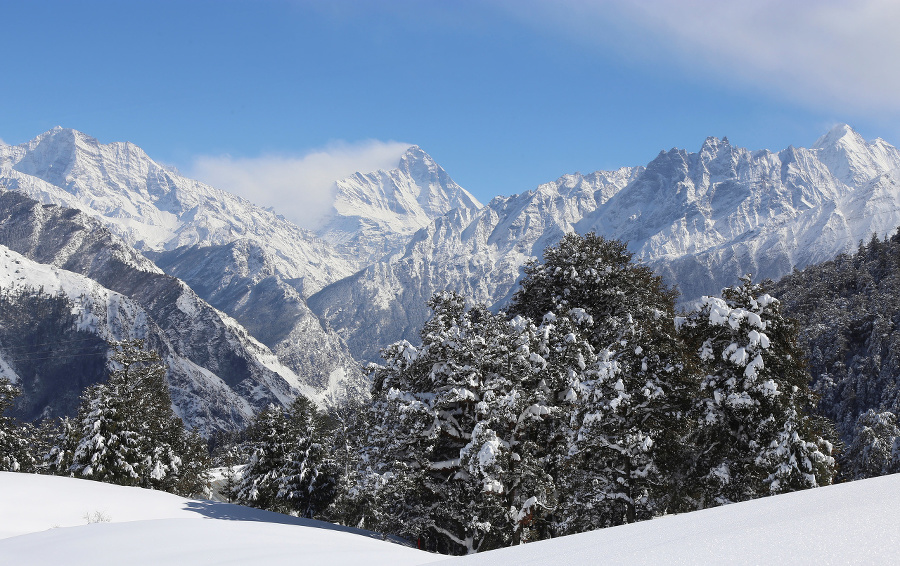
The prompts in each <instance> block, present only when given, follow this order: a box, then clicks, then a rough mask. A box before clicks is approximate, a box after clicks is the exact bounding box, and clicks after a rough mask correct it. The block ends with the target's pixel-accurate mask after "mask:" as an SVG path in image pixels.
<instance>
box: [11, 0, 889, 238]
mask: <svg viewBox="0 0 900 566" xmlns="http://www.w3.org/2000/svg"><path fill="white" fill-rule="evenodd" d="M895 4H898V5H900V3H892V2H888V1H885V0H871V1H863V0H859V1H855V2H850V1H841V0H823V1H820V2H812V1H809V2H804V1H797V2H775V1H767V0H758V1H755V2H746V3H744V2H720V1H715V2H714V1H712V0H682V1H679V2H675V1H663V0H658V1H651V0H647V1H643V2H636V1H631V2H627V1H618V0H606V1H603V0H598V1H594V2H586V1H578V0H555V1H553V2H549V1H548V2H541V1H536V0H516V1H505V0H484V1H481V2H474V1H468V0H454V1H438V0H434V1H429V0H418V1H408V0H398V1H392V2H387V1H384V2H379V1H376V0H367V1H363V0H359V1H355V2H353V1H342V0H332V1H329V2H305V1H286V0H285V1H265V0H256V1H240V2H239V1H228V0H218V1H214V2H213V1H190V0H185V1H178V2H170V1H166V0H154V1H152V2H149V1H148V2H144V1H139V0H131V1H127V2H121V1H119V2H91V1H80V2H41V1H34V2H21V1H14V0H0V7H2V14H3V20H4V26H3V28H4V29H3V32H2V35H0V47H2V53H3V54H4V56H3V64H2V68H3V77H4V80H3V82H2V86H0V108H2V112H0V139H2V140H3V141H5V142H6V143H13V144H16V143H22V142H24V141H27V140H28V139H31V138H33V137H34V136H36V135H37V134H39V133H41V132H43V131H45V130H47V129H50V128H51V127H53V126H55V125H62V126H64V127H70V128H75V129H78V130H81V131H83V132H85V133H88V134H90V135H92V136H94V137H96V138H98V139H99V140H100V141H102V142H112V141H126V140H127V141H131V142H134V143H136V144H137V145H139V146H141V147H142V148H144V149H145V150H146V151H147V152H148V153H149V154H150V156H151V157H153V158H155V159H157V160H159V161H162V162H165V163H168V164H171V165H175V166H177V167H178V168H179V169H181V170H182V171H183V172H187V173H189V174H192V175H194V176H198V177H201V178H203V179H204V180H209V181H212V182H214V184H219V185H222V184H226V185H227V184H228V179H235V178H241V179H243V180H244V181H243V184H242V183H240V182H236V183H237V184H235V185H234V186H232V187H223V188H231V189H232V190H235V191H236V192H241V193H242V194H244V195H245V196H248V198H250V199H251V200H257V201H261V202H260V204H264V205H269V204H272V203H278V202H285V201H287V200H290V201H292V202H297V203H303V202H305V199H311V201H315V199H316V196H317V195H319V194H320V193H321V192H322V191H323V190H325V189H323V188H322V182H323V179H327V178H329V176H340V175H343V174H345V173H346V172H347V171H352V170H354V169H356V168H360V169H365V168H367V167H374V166H376V165H379V164H381V163H382V162H386V161H390V160H395V159H396V155H397V154H398V152H399V149H398V148H402V145H400V144H418V145H420V146H421V147H422V148H423V149H425V151H427V152H428V153H430V154H431V155H432V156H433V157H434V158H435V160H436V161H437V162H438V163H440V164H441V165H442V166H443V167H444V168H445V169H446V170H447V171H448V172H449V173H450V175H451V176H452V177H453V178H454V179H455V180H456V181H457V182H458V183H460V184H461V185H462V186H464V187H465V188H467V189H469V190H470V191H472V192H473V193H474V194H475V195H476V196H477V197H478V198H479V199H481V200H483V201H487V200H489V199H490V198H491V197H492V196H494V195H498V194H512V193H518V192H522V191H525V190H529V189H532V188H534V187H535V186H536V185H538V184H539V183H542V182H546V181H550V180H553V179H555V178H557V177H559V176H560V175H562V174H565V173H569V172H574V171H581V172H590V171H594V170H597V169H610V168H617V167H620V166H626V165H641V164H646V163H647V162H648V161H650V160H651V159H652V158H653V157H655V156H656V154H657V153H659V151H660V150H663V149H670V148H672V147H681V148H686V149H689V150H696V149H698V148H699V147H700V145H701V144H702V142H703V140H704V139H705V138H706V137H707V136H719V137H722V136H728V138H729V139H730V140H731V142H732V143H734V144H736V145H740V146H744V147H749V148H751V149H759V148H763V147H766V148H770V149H776V150H777V149H782V148H784V147H786V146H788V145H790V144H793V145H798V146H809V145H811V144H812V143H813V142H814V141H815V139H816V138H817V137H818V136H820V135H821V134H823V133H824V132H825V131H827V130H828V129H829V128H830V127H831V126H833V125H834V124H836V123H839V122H847V123H849V124H851V125H852V126H854V128H856V129H857V130H858V131H859V132H860V133H862V134H863V135H864V136H865V137H867V138H874V137H882V138H884V139H886V140H887V141H889V142H891V143H894V144H897V143H900V96H897V94H896V93H898V92H900V57H898V54H900V39H898V37H897V36H898V34H897V33H896V31H895V30H896V29H898V28H900V8H898V7H895ZM253 179H257V180H258V181H256V182H255V184H254V181H253ZM259 180H263V181H264V183H263V184H266V185H267V186H262V185H261V184H260V183H262V182H263V181H259ZM329 180H330V179H329ZM266 201H268V202H266ZM301 221H303V220H302V219H301Z"/></svg>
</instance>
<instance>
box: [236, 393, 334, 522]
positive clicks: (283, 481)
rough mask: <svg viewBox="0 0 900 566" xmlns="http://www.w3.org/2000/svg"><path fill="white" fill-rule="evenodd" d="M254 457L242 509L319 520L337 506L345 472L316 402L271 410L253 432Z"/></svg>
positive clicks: (240, 491)
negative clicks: (247, 506) (339, 462)
mask: <svg viewBox="0 0 900 566" xmlns="http://www.w3.org/2000/svg"><path fill="white" fill-rule="evenodd" d="M250 438H251V442H252V443H253V446H254V447H253V451H252V453H251V455H250V461H249V462H248V464H247V466H246V467H245V468H244V470H243V472H242V474H241V480H240V482H239V483H238V485H237V486H236V488H235V490H234V493H233V499H234V500H235V502H237V503H241V504H244V505H249V506H252V507H258V508H261V509H268V510H270V511H277V512H280V513H290V514H295V515H300V516H302V517H318V516H320V515H321V513H322V512H323V511H324V510H325V508H326V507H328V505H329V504H331V502H332V501H333V500H334V498H335V496H336V494H337V484H338V478H339V475H340V471H339V469H338V468H337V464H336V462H335V459H334V457H333V456H332V454H331V453H330V450H331V443H330V436H329V430H328V426H327V423H326V420H325V417H324V415H322V414H321V413H320V412H319V411H318V410H317V409H316V407H315V405H313V403H312V402H311V401H309V400H308V399H306V398H305V397H302V396H301V397H297V398H296V399H295V400H294V401H293V402H292V403H291V405H290V406H289V407H287V408H281V407H275V406H269V407H268V408H267V409H265V410H263V411H262V412H261V413H260V414H259V415H257V418H256V419H255V420H254V422H253V424H252V425H251V427H250Z"/></svg>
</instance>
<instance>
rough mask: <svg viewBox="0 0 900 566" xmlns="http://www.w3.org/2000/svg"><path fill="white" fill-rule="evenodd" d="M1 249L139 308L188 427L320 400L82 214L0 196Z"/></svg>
mask: <svg viewBox="0 0 900 566" xmlns="http://www.w3.org/2000/svg"><path fill="white" fill-rule="evenodd" d="M0 244H2V245H5V246H7V247H9V248H11V249H13V250H15V251H17V252H19V253H21V254H22V255H24V256H26V257H28V258H29V259H31V260H33V261H35V262H38V263H42V264H46V265H50V266H53V267H54V268H59V269H65V270H68V271H73V272H76V273H79V274H81V275H84V276H86V277H88V278H90V279H91V280H93V281H94V282H96V283H97V284H99V285H101V286H103V287H105V288H106V289H109V290H112V291H115V292H116V293H118V294H120V295H122V296H125V297H128V298H130V299H131V300H132V301H133V302H134V303H136V304H137V305H139V306H140V308H141V309H143V312H144V313H146V314H145V317H146V318H148V319H151V320H152V322H153V323H155V325H157V326H158V328H159V334H160V338H159V341H158V342H157V343H155V344H151V345H153V346H154V347H160V348H162V349H163V351H161V352H160V353H161V354H162V355H163V357H164V359H166V361H167V364H168V366H169V369H170V387H171V388H172V390H173V402H174V404H175V406H176V409H177V410H178V412H179V414H181V415H182V416H183V417H184V418H185V420H186V421H187V422H188V424H189V425H190V426H193V427H197V428H200V429H202V430H204V431H209V430H212V429H216V428H224V429H233V428H236V427H241V426H243V425H244V424H246V420H247V417H248V416H249V415H250V414H251V413H252V412H253V411H254V410H257V409H259V408H261V407H264V406H266V405H268V404H269V403H273V402H275V403H281V402H285V401H288V400H290V399H293V397H294V396H296V395H297V394H299V393H304V394H306V395H308V396H311V397H316V396H317V394H320V393H322V391H321V390H320V391H317V390H316V389H314V388H313V387H311V386H309V385H307V384H305V383H303V382H302V381H301V379H300V378H299V377H298V376H297V375H296V374H294V373H293V372H292V371H290V370H289V369H288V368H286V367H284V366H283V365H282V364H281V363H280V362H279V361H278V360H277V359H276V357H275V355H274V354H272V352H271V351H270V350H269V349H268V348H266V347H265V346H264V345H262V344H260V343H259V342H258V341H256V340H255V339H254V338H253V337H252V336H250V334H249V333H248V332H247V331H246V330H245V329H244V328H243V327H241V326H240V325H239V324H238V323H237V322H236V321H234V320H233V319H231V318H230V317H228V316H227V315H225V314H223V313H221V312H219V311H218V310H216V309H214V308H212V307H211V306H209V305H208V304H207V303H206V302H205V301H203V300H202V299H200V298H199V297H198V296H197V295H196V293H194V292H193V291H192V290H191V289H190V288H189V287H188V286H187V285H185V284H184V283H183V282H182V281H180V280H178V279H176V278H174V277H171V276H169V275H166V274H164V273H163V272H162V271H161V270H160V269H159V268H158V267H156V266H155V265H154V264H152V263H151V262H150V261H149V260H147V259H146V258H144V257H143V256H141V255H140V254H138V253H137V252H135V251H134V250H133V249H132V248H130V247H129V246H128V245H127V244H125V243H124V242H123V241H121V240H120V239H119V238H117V237H116V236H114V235H113V234H111V233H110V232H109V231H108V230H106V229H105V227H103V226H102V225H101V224H100V223H99V222H98V221H97V220H94V219H93V218H91V217H89V216H88V215H86V214H84V213H82V212H79V211H76V210H73V209H65V208H61V207H58V206H52V205H40V204H39V203H36V202H35V201H33V200H31V199H29V198H28V197H26V196H24V195H22V194H20V193H15V192H9V191H7V192H0ZM148 324H149V323H148ZM167 345H168V346H167ZM170 352H171V353H172V354H174V356H175V357H172V356H170V355H169V354H170ZM182 359H184V360H187V361H189V362H190V363H189V364H184V363H182V362H181V360H182ZM179 376H180V377H179ZM176 377H179V378H178V379H176Z"/></svg>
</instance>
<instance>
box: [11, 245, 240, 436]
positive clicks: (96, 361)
mask: <svg viewBox="0 0 900 566" xmlns="http://www.w3.org/2000/svg"><path fill="white" fill-rule="evenodd" d="M0 288H2V289H3V292H4V295H5V297H4V298H5V299H6V298H9V297H10V296H16V295H17V296H18V297H20V300H19V301H18V304H16V303H15V302H12V301H4V302H5V303H8V304H5V305H4V306H6V307H7V308H5V309H4V313H3V314H4V316H3V329H2V332H0V333H2V335H3V338H4V340H3V343H0V357H2V358H3V360H4V365H6V366H7V367H9V368H11V369H13V370H14V371H15V372H16V377H15V380H14V381H15V382H16V383H17V384H18V385H19V386H20V387H21V388H22V389H23V395H22V398H21V399H18V400H17V402H16V414H17V416H19V417H20V418H23V419H26V420H34V419H37V418H39V417H45V416H61V415H66V414H68V415H71V414H73V411H74V410H75V409H76V408H77V406H78V398H79V396H80V395H81V390H82V389H83V388H84V387H86V386H88V385H91V384H92V383H96V382H98V381H100V380H102V379H104V378H105V377H106V356H107V350H108V344H107V342H111V341H117V340H131V339H137V338H140V339H144V340H146V341H147V343H148V345H149V346H150V347H152V348H153V349H155V350H156V351H158V352H159V353H160V355H161V356H162V358H163V359H164V360H165V361H166V365H167V367H168V373H167V379H168V381H169V387H170V391H171V393H172V402H173V405H174V406H175V409H176V411H177V412H178V414H179V415H180V416H181V417H182V418H183V419H184V420H185V421H186V422H187V423H188V424H190V425H192V426H193V427H194V428H197V429H198V430H200V431H201V432H202V433H209V432H212V431H213V430H216V429H224V430H230V429H232V428H234V427H235V426H241V425H243V424H245V423H246V422H247V421H248V420H249V418H250V417H251V416H252V415H253V407H252V406H251V405H250V403H248V402H247V401H246V400H244V399H242V398H241V397H240V396H239V395H238V394H237V393H235V392H234V391H233V390H232V389H231V388H230V387H229V386H228V385H227V384H226V383H224V382H223V381H222V380H221V379H219V378H218V377H217V376H215V375H214V374H212V373H211V372H210V371H208V370H206V369H204V368H202V367H200V366H199V365H197V364H195V363H194V362H192V361H190V360H189V359H187V358H184V357H182V356H180V355H179V354H178V352H177V351H176V348H174V347H173V345H172V343H171V342H170V340H169V337H168V336H167V335H166V332H165V331H164V330H163V329H161V328H160V327H159V326H158V325H157V324H156V323H155V322H154V321H153V319H152V317H150V316H149V315H148V314H147V311H145V310H144V309H143V308H142V307H141V306H140V305H139V304H137V302H135V301H133V300H131V299H129V298H128V297H126V296H124V295H122V294H120V293H116V292H114V291H110V290H109V289H107V288H105V287H102V286H101V285H99V284H98V283H97V282H95V281H93V280H91V279H89V278H87V277H85V276H83V275H79V274H77V273H73V272H71V271H67V270H65V269H61V268H59V267H56V266H53V265H47V264H40V263H37V262H34V261H32V260H30V259H28V258H27V257H25V256H23V255H20V254H18V253H16V252H14V251H12V250H10V249H9V248H7V247H5V246H0ZM38 291H40V292H38ZM22 299H26V300H22ZM10 303H11V304H10ZM16 306H18V307H19V308H18V309H16V308H15V307H16ZM10 307H12V308H10ZM35 316H39V317H40V319H39V320H35V319H34V317H35ZM17 321H21V322H23V323H24V324H16V323H17ZM41 327H49V328H50V329H52V330H54V331H55V332H54V333H53V334H52V335H51V334H49V333H48V332H47V330H44V329H43V328H41ZM7 330H16V333H15V334H12V333H10V332H7ZM56 366H59V367H56Z"/></svg>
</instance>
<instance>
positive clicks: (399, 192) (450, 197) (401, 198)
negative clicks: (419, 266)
mask: <svg viewBox="0 0 900 566" xmlns="http://www.w3.org/2000/svg"><path fill="white" fill-rule="evenodd" d="M481 206H482V205H481V203H479V202H478V200H477V199H476V198H475V197H473V196H472V195H471V194H469V193H468V192H467V191H466V190H465V189H463V188H462V187H460V186H459V185H457V184H456V183H455V182H454V181H453V179H451V178H450V176H449V175H448V174H447V172H446V171H444V169H442V168H441V166H440V165H438V164H437V163H435V161H434V159H432V158H431V156H429V155H428V154H427V153H425V152H424V151H422V149H421V148H419V147H418V146H412V147H410V148H409V149H407V150H406V152H405V153H404V154H403V156H402V157H401V158H400V163H399V164H398V166H397V168H395V169H391V170H388V171H385V170H379V171H374V172H371V173H356V174H355V175H353V176H351V177H347V178H346V179H341V180H339V181H337V182H336V183H335V200H334V205H333V208H332V212H331V214H330V216H329V217H328V219H327V221H326V222H325V224H324V226H323V227H322V228H321V229H320V230H319V231H318V234H319V236H321V237H322V239H324V240H326V241H328V242H331V243H332V244H334V246H335V247H336V248H337V249H338V250H340V251H341V252H342V253H343V254H344V257H345V259H346V260H347V261H348V262H349V263H351V264H353V265H354V266H356V267H357V268H360V269H361V268H363V267H365V266H367V265H369V264H371V263H374V262H375V261H378V260H379V259H381V258H382V257H384V256H386V255H390V254H393V253H396V252H398V251H401V250H402V249H403V246H404V245H405V244H406V242H407V241H408V240H409V237H410V236H412V234H413V233H414V232H415V231H416V230H418V229H419V228H422V227H424V226H427V225H428V224H429V223H430V222H431V221H432V220H434V219H435V218H437V217H439V216H442V215H443V214H446V213H447V212H449V211H451V210H453V209H455V208H463V209H466V210H477V209H479V208H481Z"/></svg>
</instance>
